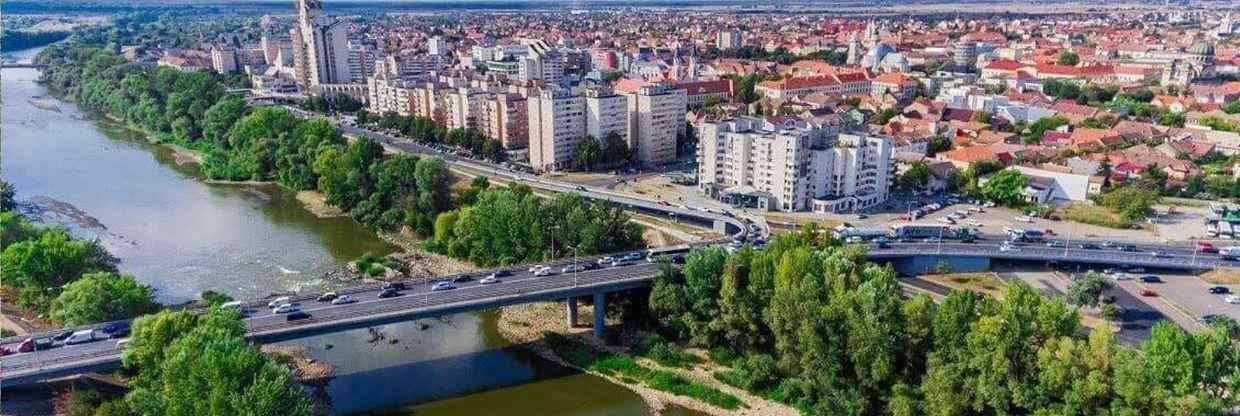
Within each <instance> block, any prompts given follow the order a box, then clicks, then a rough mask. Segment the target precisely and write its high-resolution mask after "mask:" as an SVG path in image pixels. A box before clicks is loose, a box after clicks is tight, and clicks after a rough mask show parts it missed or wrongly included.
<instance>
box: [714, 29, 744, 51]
mask: <svg viewBox="0 0 1240 416" xmlns="http://www.w3.org/2000/svg"><path fill="white" fill-rule="evenodd" d="M715 46H717V47H719V49H721V50H727V49H736V48H739V47H741V46H742V45H741V31H739V30H736V29H732V30H721V31H719V34H718V35H717V38H716V39H715Z"/></svg>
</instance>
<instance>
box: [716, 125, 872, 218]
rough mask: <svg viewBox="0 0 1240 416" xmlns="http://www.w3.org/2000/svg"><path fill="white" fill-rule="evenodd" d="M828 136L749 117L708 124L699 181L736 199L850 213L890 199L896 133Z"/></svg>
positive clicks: (789, 208) (722, 196)
mask: <svg viewBox="0 0 1240 416" xmlns="http://www.w3.org/2000/svg"><path fill="white" fill-rule="evenodd" d="M821 136H822V135H820V134H817V133H815V132H814V131H812V130H810V129H805V128H781V127H778V126H773V125H770V124H768V123H765V122H764V121H763V120H761V119H757V118H749V117H742V118H738V119H734V120H727V121H721V122H716V123H703V124H702V126H701V128H700V130H699V142H698V155H697V157H698V184H699V187H700V188H701V189H702V190H703V191H705V192H707V193H708V194H710V195H711V196H713V197H715V198H719V199H721V200H724V201H726V202H729V203H733V204H737V205H747V206H756V207H759V208H762V209H768V210H778V211H785V212H792V211H804V210H810V209H812V210H814V211H816V212H849V211H855V210H859V209H865V208H868V207H872V206H875V205H877V204H880V203H882V202H883V201H885V200H886V199H887V193H888V190H889V187H890V185H891V167H892V162H891V155H892V145H891V141H890V140H888V139H886V138H881V137H869V136H858V135H852V134H841V135H839V137H838V139H837V140H835V141H831V140H824V139H822V138H821Z"/></svg>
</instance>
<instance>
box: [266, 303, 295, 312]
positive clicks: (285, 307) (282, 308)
mask: <svg viewBox="0 0 1240 416" xmlns="http://www.w3.org/2000/svg"><path fill="white" fill-rule="evenodd" d="M300 310H301V308H298V307H296V306H293V305H291V304H288V303H286V304H283V305H279V306H276V307H275V308H273V309H271V313H275V314H280V313H292V312H297V311H300Z"/></svg>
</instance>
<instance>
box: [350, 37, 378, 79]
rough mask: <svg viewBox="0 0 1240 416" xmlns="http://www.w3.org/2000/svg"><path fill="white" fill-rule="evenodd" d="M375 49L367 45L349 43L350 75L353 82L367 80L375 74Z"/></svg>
mask: <svg viewBox="0 0 1240 416" xmlns="http://www.w3.org/2000/svg"><path fill="white" fill-rule="evenodd" d="M375 56H376V53H375V49H374V48H373V47H370V46H367V45H353V44H350V45H349V76H350V79H351V81H352V82H359V83H360V82H366V78H367V77H369V76H372V75H374V74H375Z"/></svg>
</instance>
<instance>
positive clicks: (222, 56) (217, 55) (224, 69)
mask: <svg viewBox="0 0 1240 416" xmlns="http://www.w3.org/2000/svg"><path fill="white" fill-rule="evenodd" d="M211 69H214V70H215V72H218V73H221V74H231V73H235V72H238V71H240V70H241V66H240V65H238V64H237V50H236V49H233V48H229V47H219V46H216V47H212V48H211Z"/></svg>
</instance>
